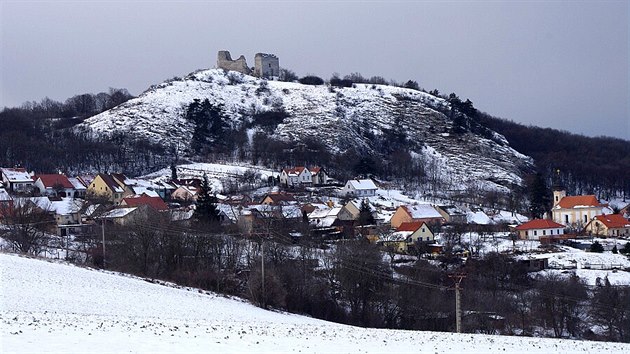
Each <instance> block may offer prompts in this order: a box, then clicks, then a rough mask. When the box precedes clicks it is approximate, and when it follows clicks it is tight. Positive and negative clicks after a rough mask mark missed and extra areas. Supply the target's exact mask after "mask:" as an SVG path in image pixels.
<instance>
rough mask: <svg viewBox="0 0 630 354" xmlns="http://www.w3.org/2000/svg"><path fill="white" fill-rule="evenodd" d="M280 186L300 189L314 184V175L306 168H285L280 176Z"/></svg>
mask: <svg viewBox="0 0 630 354" xmlns="http://www.w3.org/2000/svg"><path fill="white" fill-rule="evenodd" d="M280 184H282V185H284V186H286V187H298V186H303V185H312V184H313V174H312V173H311V171H310V170H309V169H308V168H306V167H304V166H299V167H295V168H285V169H283V170H282V173H281V174H280Z"/></svg>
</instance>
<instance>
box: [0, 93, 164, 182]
mask: <svg viewBox="0 0 630 354" xmlns="http://www.w3.org/2000/svg"><path fill="white" fill-rule="evenodd" d="M130 98H131V95H129V93H128V92H127V90H124V89H110V91H109V93H99V94H97V95H93V94H82V95H76V96H73V97H71V98H69V99H68V100H66V102H65V103H59V102H56V101H53V100H51V99H49V98H45V99H43V100H42V101H41V102H27V103H25V104H24V105H22V106H21V107H19V108H4V109H3V110H2V111H0V126H2V129H0V166H3V167H15V166H20V167H25V168H27V169H28V170H29V171H30V170H33V171H35V172H37V173H56V172H58V171H60V170H61V171H63V172H66V173H70V174H79V173H94V172H103V171H122V172H124V173H128V174H130V175H138V174H141V173H148V172H151V171H154V170H155V169H156V168H161V167H165V166H167V165H168V163H169V162H170V161H171V160H172V157H171V156H172V155H173V154H174V153H173V152H172V151H169V150H168V149H166V148H164V147H161V146H157V145H155V144H152V143H150V142H148V141H144V140H141V139H136V138H130V137H128V136H126V135H124V134H121V133H114V134H112V135H111V136H110V137H106V138H94V137H92V136H90V135H88V134H86V133H83V132H80V131H76V130H74V129H72V127H73V126H74V125H76V124H78V123H80V122H81V121H83V119H85V118H86V117H88V116H91V115H93V114H96V113H99V112H101V111H103V110H106V109H109V108H111V107H113V106H115V105H118V104H120V103H122V102H124V101H126V100H128V99H130Z"/></svg>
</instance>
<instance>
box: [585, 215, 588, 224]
mask: <svg viewBox="0 0 630 354" xmlns="http://www.w3.org/2000/svg"><path fill="white" fill-rule="evenodd" d="M587 222H588V215H584V223H587Z"/></svg>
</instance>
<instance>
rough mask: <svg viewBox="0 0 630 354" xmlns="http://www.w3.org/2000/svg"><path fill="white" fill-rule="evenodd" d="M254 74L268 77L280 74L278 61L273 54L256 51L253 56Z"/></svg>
mask: <svg viewBox="0 0 630 354" xmlns="http://www.w3.org/2000/svg"><path fill="white" fill-rule="evenodd" d="M254 75H255V76H258V77H264V78H270V77H274V76H280V61H279V60H278V57H277V56H275V55H273V54H266V53H256V56H255V57H254Z"/></svg>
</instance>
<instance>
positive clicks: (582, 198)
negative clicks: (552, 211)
mask: <svg viewBox="0 0 630 354" xmlns="http://www.w3.org/2000/svg"><path fill="white" fill-rule="evenodd" d="M558 206H559V207H560V208H564V209H571V208H577V207H596V206H602V204H601V203H600V202H599V200H597V198H596V197H595V196H594V195H575V196H567V197H564V198H562V199H560V202H559V203H558Z"/></svg>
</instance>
